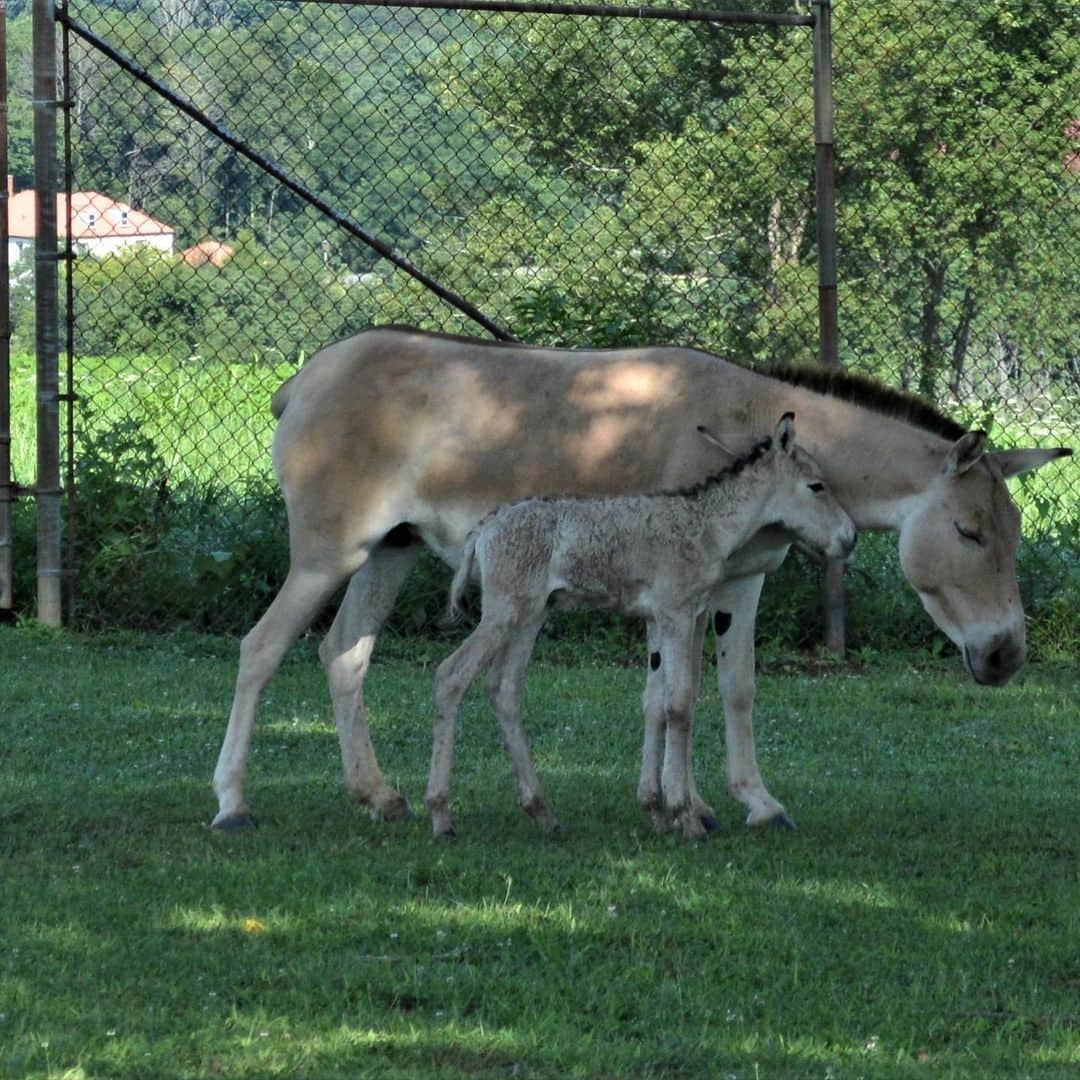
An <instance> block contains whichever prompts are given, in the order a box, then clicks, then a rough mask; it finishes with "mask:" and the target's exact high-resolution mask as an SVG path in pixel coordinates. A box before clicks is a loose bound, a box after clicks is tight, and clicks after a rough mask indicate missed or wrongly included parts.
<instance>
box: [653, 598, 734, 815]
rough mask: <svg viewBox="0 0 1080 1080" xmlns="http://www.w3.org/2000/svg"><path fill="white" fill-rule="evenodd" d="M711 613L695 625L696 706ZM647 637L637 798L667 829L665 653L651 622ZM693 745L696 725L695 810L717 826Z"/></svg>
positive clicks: (692, 794)
mask: <svg viewBox="0 0 1080 1080" xmlns="http://www.w3.org/2000/svg"><path fill="white" fill-rule="evenodd" d="M708 620H709V615H708V613H707V612H706V613H705V614H703V615H701V616H700V617H699V618H698V620H697V622H696V624H695V626H694V641H693V645H692V646H691V656H690V661H691V665H692V667H691V676H690V679H691V684H692V688H693V694H694V707H696V705H697V697H698V692H699V689H700V686H701V648H702V644H703V642H704V639H705V630H706V628H707V626H708ZM647 625H648V630H647V640H648V649H649V674H648V677H647V679H646V681H645V694H644V697H643V699H642V705H643V708H644V712H645V741H644V745H643V747H642V751H641V779H640V780H639V782H638V802H639V803H640V804H641V806H642V807H643V808H644V810H645V811H646V813H647V814H648V815H649V817H650V818H651V819H652V822H653V825H654V826H655V827H656V829H657V831H658V832H667V831H668V830H669V829H670V828H671V818H670V816H669V815H668V813H667V812H666V810H665V809H664V803H663V798H662V793H661V787H660V771H661V754H662V752H663V745H664V719H663V713H664V677H665V671H664V668H663V656H662V654H661V651H660V648H659V639H658V637H657V632H656V629H655V627H653V625H652V623H651V622H650V623H648V624H647ZM692 749H693V727H691V731H690V746H688V748H687V783H688V785H689V788H690V801H691V803H692V804H693V807H694V813H696V814H697V815H698V817H699V818H700V819H701V823H702V825H703V826H704V827H705V828H706V829H709V830H712V829H718V828H719V827H720V824H719V822H718V821H717V819H716V814H715V813H714V812H713V809H712V807H711V806H709V804H708V803H706V802H705V800H704V799H702V798H701V796H700V795H699V794H698V791H697V785H696V784H695V782H694V769H693V764H692V761H691V755H692Z"/></svg>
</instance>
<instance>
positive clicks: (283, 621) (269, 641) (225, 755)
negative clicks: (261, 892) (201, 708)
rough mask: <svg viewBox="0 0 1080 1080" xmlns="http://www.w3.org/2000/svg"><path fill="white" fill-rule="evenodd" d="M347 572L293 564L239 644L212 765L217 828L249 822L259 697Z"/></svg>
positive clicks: (229, 827)
mask: <svg viewBox="0 0 1080 1080" xmlns="http://www.w3.org/2000/svg"><path fill="white" fill-rule="evenodd" d="M347 575H348V571H344V572H337V573H334V572H330V571H320V570H312V569H300V568H297V567H296V566H290V567H289V573H288V576H287V577H286V578H285V583H284V584H283V585H282V586H281V591H280V592H279V593H278V594H277V596H275V597H274V600H273V602H272V603H271V604H270V606H269V607H268V608H267V609H266V612H265V613H264V614H263V617H262V618H261V619H260V620H259V621H258V622H257V623H256V624H255V626H254V627H253V628H252V629H251V630H250V632H249V633H248V634H247V635H246V636H245V637H244V640H243V641H242V642H241V643H240V667H239V670H238V671H237V675H236V693H235V695H234V696H233V704H232V712H231V713H230V714H229V726H228V727H227V728H226V730H225V740H224V742H223V743H222V744H221V753H220V754H219V755H218V761H217V767H216V768H215V769H214V791H215V792H216V793H217V797H218V812H217V816H216V817H215V818H214V821H213V824H214V826H215V827H216V828H219V829H235V828H241V827H243V826H246V825H250V824H251V818H250V817H249V815H248V808H247V803H246V802H245V800H244V780H245V777H246V774H247V757H248V751H249V749H250V747H251V732H252V729H253V728H254V726H255V710H256V709H257V708H258V705H259V698H260V697H261V696H262V692H263V689H264V688H265V686H266V684H267V683H268V682H269V681H270V678H271V676H273V674H274V672H275V671H277V669H278V666H279V665H280V664H281V660H282V658H283V657H284V655H285V653H286V652H287V651H288V648H289V646H290V645H291V644H292V643H293V642H294V641H295V640H296V639H297V637H298V636H299V635H300V634H301V633H302V632H303V631H304V630H305V629H306V628H307V627H308V625H309V624H310V623H311V620H312V619H314V618H315V616H316V615H317V614H318V612H319V609H320V608H321V607H322V606H323V604H325V603H326V601H327V599H329V597H330V594H331V593H332V592H333V591H334V589H336V588H337V587H338V585H339V584H341V582H342V581H343V580H344V579H345V577H346V576H347Z"/></svg>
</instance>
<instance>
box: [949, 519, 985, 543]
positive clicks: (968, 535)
mask: <svg viewBox="0 0 1080 1080" xmlns="http://www.w3.org/2000/svg"><path fill="white" fill-rule="evenodd" d="M953 524H954V525H955V526H956V531H957V532H958V533H959V534H960V535H961V536H962V537H963V538H964V539H965V540H970V541H971V542H972V543H973V544H978V545H979V547H982V546H983V538H982V537H981V536H980V535H979V534H978V533H977V532H976V531H975V530H974V529H965V528H964V526H963V525H961V524H960V522H959V521H954V522H953Z"/></svg>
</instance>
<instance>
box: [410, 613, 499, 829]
mask: <svg viewBox="0 0 1080 1080" xmlns="http://www.w3.org/2000/svg"><path fill="white" fill-rule="evenodd" d="M516 632H517V631H516V628H514V627H513V626H512V624H511V622H510V620H508V619H507V618H505V617H496V616H494V615H493V614H490V613H489V612H488V611H485V613H484V615H483V617H482V618H481V619H480V625H479V626H477V628H476V629H475V630H474V631H473V632H472V633H471V634H470V635H469V636H468V637H467V638H466V639H465V641H464V642H462V644H461V645H460V646H459V647H458V648H457V649H456V650H455V651H454V652H453V653H451V654H450V655H449V656H448V657H447V658H446V659H445V660H444V661H443V662H442V663H441V664H440V665H439V669H438V671H437V672H436V673H435V730H434V732H433V735H432V742H431V768H430V769H429V770H428V785H427V794H426V796H425V799H424V801H425V803H426V804H427V808H428V811H429V812H430V814H431V828H432V831H433V832H434V834H435V835H436V836H446V837H450V836H453V835H454V824H453V821H452V819H451V817H450V770H451V767H452V765H453V757H454V728H455V726H456V724H457V715H458V710H459V709H460V708H461V699H462V698H463V697H464V696H465V692H466V691H467V690H468V689H469V687H470V686H471V685H472V682H473V680H474V679H475V678H476V676H477V675H479V674H480V672H481V670H482V669H483V668H485V667H486V666H487V665H488V664H490V663H491V662H492V660H493V659H494V658H495V656H496V655H497V654H498V652H499V650H500V649H501V648H502V647H503V645H504V643H505V641H506V638H507V635H508V634H514V633H516Z"/></svg>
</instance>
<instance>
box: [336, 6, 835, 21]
mask: <svg viewBox="0 0 1080 1080" xmlns="http://www.w3.org/2000/svg"><path fill="white" fill-rule="evenodd" d="M318 2H319V3H325V4H337V5H342V6H347V7H391V8H393V7H397V8H431V9H434V10H440V11H490V12H502V13H507V14H526V15H589V16H593V17H594V18H607V19H660V20H667V21H670V22H709V23H727V24H729V25H735V26H738V25H760V26H813V25H814V22H815V16H814V15H801V14H799V13H797V12H769V11H713V10H711V9H708V8H664V7H635V6H632V5H620V4H562V3H527V2H526V0H318Z"/></svg>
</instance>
